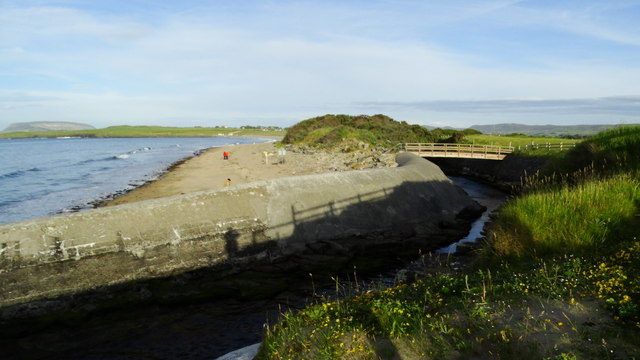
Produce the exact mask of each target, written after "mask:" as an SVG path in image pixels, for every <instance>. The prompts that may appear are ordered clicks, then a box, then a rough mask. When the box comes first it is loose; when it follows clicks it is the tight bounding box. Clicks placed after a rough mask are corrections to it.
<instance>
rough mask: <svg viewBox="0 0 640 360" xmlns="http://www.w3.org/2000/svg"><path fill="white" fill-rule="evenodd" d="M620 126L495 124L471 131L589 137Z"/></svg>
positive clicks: (475, 126)
mask: <svg viewBox="0 0 640 360" xmlns="http://www.w3.org/2000/svg"><path fill="white" fill-rule="evenodd" d="M618 126H619V125H523V124H495V125H473V126H471V129H475V130H478V131H480V132H482V133H483V134H491V135H507V134H524V135H529V136H566V135H578V136H588V135H593V134H596V133H598V132H600V131H603V130H607V129H612V128H615V127H618Z"/></svg>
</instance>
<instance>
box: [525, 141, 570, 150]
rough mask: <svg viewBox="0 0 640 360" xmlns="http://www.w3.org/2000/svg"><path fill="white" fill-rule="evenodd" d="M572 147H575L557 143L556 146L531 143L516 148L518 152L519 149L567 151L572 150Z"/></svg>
mask: <svg viewBox="0 0 640 360" xmlns="http://www.w3.org/2000/svg"><path fill="white" fill-rule="evenodd" d="M574 147H576V144H575V143H566V144H565V143H558V144H551V143H544V144H534V143H531V145H524V146H522V147H521V146H518V150H520V149H525V150H536V149H547V150H569V149H573V148H574Z"/></svg>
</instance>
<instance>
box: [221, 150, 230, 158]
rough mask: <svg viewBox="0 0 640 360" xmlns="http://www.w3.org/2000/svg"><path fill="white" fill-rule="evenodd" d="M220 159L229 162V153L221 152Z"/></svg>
mask: <svg viewBox="0 0 640 360" xmlns="http://www.w3.org/2000/svg"><path fill="white" fill-rule="evenodd" d="M222 157H223V158H224V159H225V160H229V152H228V151H225V152H223V153H222Z"/></svg>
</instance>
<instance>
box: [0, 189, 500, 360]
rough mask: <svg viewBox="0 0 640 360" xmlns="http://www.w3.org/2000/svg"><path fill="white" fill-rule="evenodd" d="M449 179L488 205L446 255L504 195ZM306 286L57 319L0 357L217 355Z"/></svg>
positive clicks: (253, 332) (301, 295)
mask: <svg viewBox="0 0 640 360" xmlns="http://www.w3.org/2000/svg"><path fill="white" fill-rule="evenodd" d="M450 178H451V180H452V181H454V182H455V183H456V184H457V185H459V186H461V187H462V188H463V189H464V190H465V191H466V192H467V193H468V194H469V195H470V196H471V197H472V198H473V199H475V200H476V201H478V202H479V203H480V204H482V205H484V206H485V207H487V210H486V211H485V212H484V213H483V214H482V216H481V217H480V218H479V219H477V220H476V221H475V222H474V223H473V224H472V228H471V230H470V233H469V235H467V236H466V237H464V238H463V239H460V240H459V241H458V242H456V243H455V244H452V245H449V246H448V247H445V248H442V249H440V250H438V252H439V253H445V254H446V253H454V252H455V251H456V248H457V247H458V246H459V245H460V244H462V243H465V242H473V241H475V240H476V239H477V238H479V237H481V231H482V228H483V227H484V225H485V223H486V222H487V221H488V220H489V216H490V214H491V213H492V212H494V211H495V210H496V209H497V208H498V207H499V206H500V205H501V204H502V203H503V202H504V201H505V200H506V198H507V194H506V193H503V192H501V191H498V190H496V189H493V188H491V187H489V186H486V185H483V184H480V183H477V182H474V181H471V180H468V179H465V178H461V177H450ZM389 274H391V275H389ZM382 277H385V278H387V279H388V281H389V282H390V283H391V284H392V283H393V280H394V275H393V272H387V273H385V274H381V275H378V276H377V279H380V278H382ZM374 278H376V277H370V278H369V279H361V281H365V282H366V281H373V280H374ZM310 285H311V284H309V285H308V286H306V287H305V286H300V287H298V286H291V287H290V289H289V290H288V291H287V292H283V293H280V294H278V295H277V296H276V297H274V298H270V299H265V300H259V301H256V300H254V301H237V300H233V299H228V300H214V301H202V302H199V303H192V304H177V305H163V304H154V305H148V306H144V307H136V308H124V309H120V310H117V311H111V312H108V313H97V314H93V315H90V316H88V317H86V318H83V319H73V320H70V321H69V322H68V323H61V322H60V321H58V322H57V323H54V324H52V325H50V326H48V327H46V328H44V329H41V330H38V331H34V332H31V333H28V334H25V335H22V336H20V337H12V338H7V337H4V338H2V339H0V346H2V349H3V350H2V351H0V359H25V358H26V359H61V358H62V359H89V360H98V359H103V360H106V359H109V360H119V359H122V360H133V359H156V360H158V359H215V358H217V357H219V356H222V355H224V354H227V353H229V352H231V351H234V350H236V349H240V348H243V347H246V346H249V345H252V344H255V343H258V342H260V341H261V338H262V334H263V332H264V327H265V325H264V324H274V323H275V322H277V319H278V317H279V314H281V313H282V312H283V311H285V310H287V309H292V310H296V309H301V308H304V307H305V306H306V305H307V304H308V303H309V301H311V299H312V296H313V295H314V294H317V293H318V292H319V291H322V289H313V290H312V289H310V287H311V286H310ZM325 290H326V289H325Z"/></svg>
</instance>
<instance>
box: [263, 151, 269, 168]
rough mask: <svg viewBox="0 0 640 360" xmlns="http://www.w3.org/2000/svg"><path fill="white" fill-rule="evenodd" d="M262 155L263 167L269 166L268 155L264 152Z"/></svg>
mask: <svg viewBox="0 0 640 360" xmlns="http://www.w3.org/2000/svg"><path fill="white" fill-rule="evenodd" d="M263 154H264V163H265V165H269V153H268V152H266V151H265V152H264V153H263Z"/></svg>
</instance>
